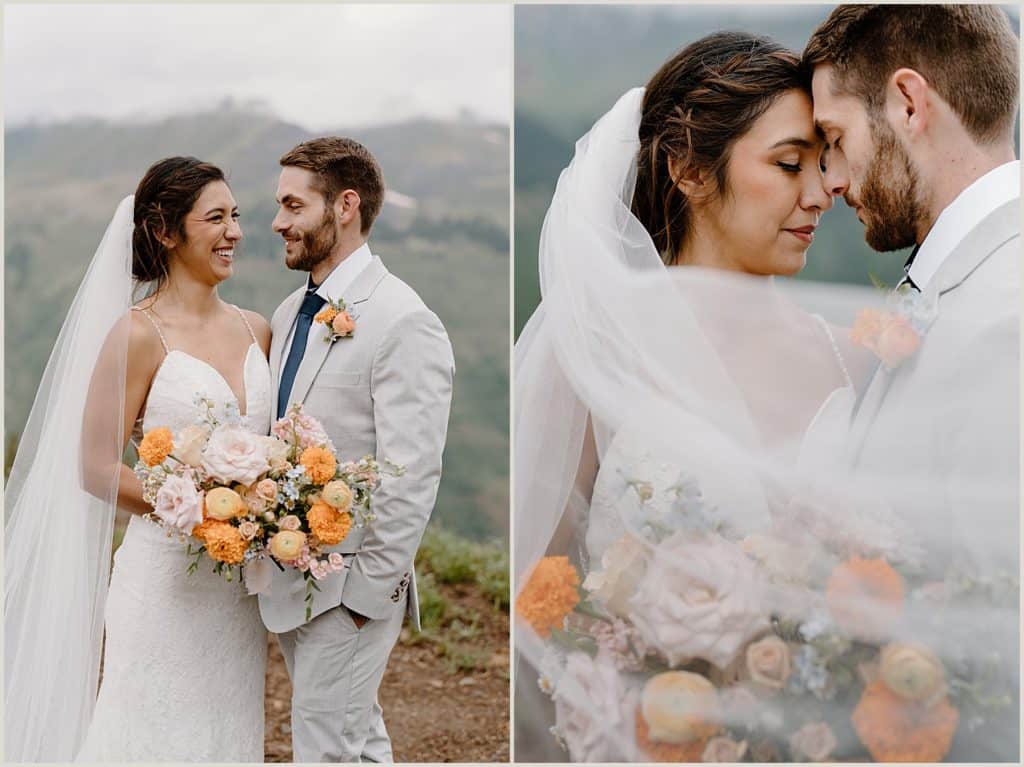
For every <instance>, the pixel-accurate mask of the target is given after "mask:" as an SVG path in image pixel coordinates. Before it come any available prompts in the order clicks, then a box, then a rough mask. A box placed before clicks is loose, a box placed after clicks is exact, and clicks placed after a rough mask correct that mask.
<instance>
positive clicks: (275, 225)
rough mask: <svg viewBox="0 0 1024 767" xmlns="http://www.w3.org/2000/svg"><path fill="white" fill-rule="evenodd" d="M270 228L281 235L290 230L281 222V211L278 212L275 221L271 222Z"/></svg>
mask: <svg viewBox="0 0 1024 767" xmlns="http://www.w3.org/2000/svg"><path fill="white" fill-rule="evenodd" d="M270 228H271V229H273V230H274V232H275V233H276V234H281V233H282V232H284V231H285V230H286V229H287V228H288V227H287V226H285V224H284V222H283V221H281V211H278V212H277V215H276V216H274V220H273V221H271V222H270Z"/></svg>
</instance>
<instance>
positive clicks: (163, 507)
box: [153, 474, 204, 535]
mask: <svg viewBox="0 0 1024 767" xmlns="http://www.w3.org/2000/svg"><path fill="white" fill-rule="evenodd" d="M203 501H204V499H203V492H202V491H201V490H197V489H196V486H195V485H194V484H192V481H191V480H188V479H185V478H184V477H179V476H177V475H176V474H172V475H171V476H169V477H168V478H167V479H166V480H165V481H164V483H163V485H162V486H161V487H160V489H159V490H158V491H157V494H156V506H155V508H154V509H153V510H154V512H155V513H156V515H157V516H158V517H159V518H160V519H161V520H162V521H163V522H164V524H167V525H170V526H171V527H174V528H177V529H178V530H181V531H182V532H183V533H185V534H186V535H191V534H192V529H193V528H194V527H195V526H196V525H198V524H199V523H200V522H202V521H203Z"/></svg>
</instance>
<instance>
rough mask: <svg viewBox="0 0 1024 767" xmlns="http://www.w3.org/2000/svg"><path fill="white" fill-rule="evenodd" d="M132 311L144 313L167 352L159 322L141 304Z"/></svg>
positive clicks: (168, 351) (166, 352)
mask: <svg viewBox="0 0 1024 767" xmlns="http://www.w3.org/2000/svg"><path fill="white" fill-rule="evenodd" d="M132 311H133V312H142V313H143V314H144V315H146V319H148V320H149V321H150V323H152V325H153V327H154V328H156V334H157V335H158V336H160V343H161V344H163V347H164V354H169V353H170V351H171V350H170V347H168V346H167V339H166V338H164V332H163V331H162V330H161V329H160V323H158V322H157V321H156V319H155V318H154V317H153V315H152V314H150V313H149V310H148V309H143V308H142V307H141V306H133V307H132ZM246 324H248V323H246ZM249 332H250V333H251V332H252V329H251V328H250V330H249Z"/></svg>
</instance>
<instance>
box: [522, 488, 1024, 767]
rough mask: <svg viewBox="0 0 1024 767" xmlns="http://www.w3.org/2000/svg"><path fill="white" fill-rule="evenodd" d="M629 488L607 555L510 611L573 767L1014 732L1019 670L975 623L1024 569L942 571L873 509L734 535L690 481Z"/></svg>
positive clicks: (875, 750)
mask: <svg viewBox="0 0 1024 767" xmlns="http://www.w3.org/2000/svg"><path fill="white" fill-rule="evenodd" d="M623 487H624V494H623V496H622V499H621V500H620V502H619V507H618V511H619V513H620V519H621V521H622V522H623V528H624V529H625V534H624V535H622V536H621V538H619V539H618V540H617V541H616V542H615V543H614V544H612V545H611V546H609V547H608V548H607V549H606V550H605V551H604V552H603V554H602V557H601V561H600V563H597V562H592V563H590V564H591V566H590V568H588V569H589V572H587V573H586V577H585V578H582V577H581V572H580V569H578V568H577V566H576V564H574V563H573V562H572V561H570V559H569V558H568V557H565V556H546V557H544V558H542V559H541V560H540V561H539V562H538V563H537V564H536V565H535V566H534V568H533V570H532V571H531V572H530V574H529V575H528V577H527V580H526V582H525V584H524V586H523V588H522V589H521V591H520V593H519V595H518V596H517V599H516V612H517V614H518V615H519V617H520V618H521V619H523V620H524V621H525V622H526V623H528V624H529V625H530V626H531V627H532V629H533V631H534V632H535V634H536V636H537V638H538V639H539V640H540V641H541V643H542V644H541V645H540V647H541V648H543V649H542V652H543V657H542V659H541V660H540V662H539V664H538V665H539V684H540V687H541V689H542V690H543V691H544V692H545V693H546V694H548V695H550V696H551V697H552V698H553V700H554V703H555V718H556V721H555V726H554V727H553V728H552V732H553V733H554V734H555V735H556V737H557V738H558V739H559V740H560V741H561V742H562V744H563V746H565V747H566V748H567V749H568V751H569V754H570V757H571V758H572V759H573V760H574V761H625V760H638V761H672V762H693V761H741V760H743V759H744V758H745V757H749V758H750V759H752V760H753V761H789V760H792V761H826V760H833V759H837V758H855V759H857V760H864V759H866V758H868V756H870V758H872V759H874V760H876V761H940V760H942V759H943V758H944V757H945V756H946V755H947V753H948V752H949V749H950V747H951V744H952V741H953V737H954V734H955V733H956V732H957V731H958V729H959V730H960V731H961V732H962V733H963V735H962V737H964V738H965V739H966V740H967V741H968V742H970V740H971V739H972V738H974V739H977V740H984V739H986V738H987V739H989V740H990V741H991V739H992V738H993V737H1004V736H1003V735H996V736H993V735H992V734H991V732H986V728H988V727H990V726H991V727H996V726H1004V727H1005V726H1009V727H1010V728H1012V729H1015V728H1016V723H1015V722H1014V721H1013V718H1014V714H1013V712H1014V708H1013V702H1014V700H1015V699H1016V694H1017V692H1016V690H1015V689H1014V685H1015V681H1014V680H1013V679H1012V678H1008V677H1010V676H1012V675H1007V674H1005V673H1003V674H1001V673H1000V668H1001V666H1000V664H1002V668H1004V669H1005V668H1006V663H1007V662H1008V661H1009V662H1013V663H1015V662H1016V661H1015V658H1000V657H998V656H997V655H995V654H994V653H993V652H992V651H991V650H992V648H987V647H985V639H984V637H982V636H979V633H980V632H978V631H977V629H976V626H975V627H974V631H973V632H971V626H967V625H964V624H965V623H969V622H970V621H965V620H964V614H965V609H964V608H965V606H967V605H970V607H971V608H972V610H973V611H974V612H972V613H969V614H974V615H977V614H979V611H981V610H984V611H986V612H984V613H981V614H995V613H996V612H998V611H1000V610H1005V611H1007V614H1009V613H1012V612H1013V610H1014V609H1015V606H1016V604H1017V601H1018V599H1019V587H1018V586H1017V580H1016V577H1015V574H1011V573H1008V574H1005V577H1003V576H998V577H988V578H980V579H979V578H972V577H968V576H967V575H965V573H964V572H962V571H959V570H957V569H956V568H955V567H953V566H952V565H949V566H946V565H941V566H939V567H938V569H939V571H938V572H936V565H935V563H934V562H929V563H928V564H927V566H926V565H925V564H923V561H924V560H923V559H922V556H921V554H920V552H918V551H915V548H914V546H913V542H912V541H911V542H910V543H902V542H899V541H901V538H900V535H901V534H903V532H904V531H901V530H898V529H896V528H889V527H886V524H887V521H886V518H885V515H884V514H881V513H878V511H877V509H875V510H872V509H863V510H862V513H859V514H853V513H843V514H839V515H836V514H834V513H833V514H831V515H828V516H826V515H823V514H820V513H818V512H817V511H816V507H815V505H813V504H809V503H807V502H800V501H791V502H790V503H789V504H788V506H787V508H786V509H784V510H783V511H784V513H783V514H781V515H780V519H779V521H778V522H779V526H778V528H777V529H776V531H775V534H772V535H766V534H756V535H753V534H752V535H741V534H739V533H738V532H736V531H735V530H733V529H731V528H730V525H729V524H728V522H727V520H726V518H725V515H723V514H722V513H720V511H719V510H718V509H716V508H715V507H714V506H712V505H711V504H709V503H708V502H707V501H706V500H705V498H704V497H703V494H702V493H701V489H700V486H699V484H698V483H697V482H696V481H695V480H694V479H693V478H692V477H687V476H685V475H681V476H680V478H679V479H678V480H677V481H676V482H675V483H674V484H672V485H671V487H665V488H656V487H655V486H654V484H653V483H651V482H648V481H645V480H643V479H625V482H624V485H623ZM833 512H834V509H833ZM837 520H839V521H838V522H837ZM889 522H891V520H889ZM779 533H781V534H779ZM958 633H959V634H964V633H970V634H971V637H970V641H967V640H961V639H960V637H959V636H958ZM534 641H536V640H534ZM535 652H537V655H536V657H537V658H540V657H541V655H540V651H537V650H535Z"/></svg>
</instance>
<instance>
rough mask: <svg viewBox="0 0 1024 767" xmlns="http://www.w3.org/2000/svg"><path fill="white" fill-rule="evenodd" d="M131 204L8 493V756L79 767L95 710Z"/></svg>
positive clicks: (104, 245) (98, 266)
mask: <svg viewBox="0 0 1024 767" xmlns="http://www.w3.org/2000/svg"><path fill="white" fill-rule="evenodd" d="M133 203H134V198H133V197H127V198H125V199H124V200H122V202H121V203H120V204H119V205H118V207H117V210H116V212H115V213H114V217H113V219H112V220H111V222H110V224H109V225H108V227H107V230H106V232H105V234H104V235H103V239H102V241H101V242H100V245H99V247H98V248H97V250H96V253H95V255H94V256H93V259H92V262H91V263H90V265H89V268H88V270H87V271H86V274H85V277H84V279H83V280H82V284H81V286H80V287H79V290H78V293H77V294H76V295H75V299H74V301H73V302H72V304H71V308H70V309H69V310H68V314H67V317H66V318H65V320H64V324H63V326H62V327H61V330H60V334H59V336H58V337H57V341H56V343H55V344H54V347H53V352H52V353H51V355H50V359H49V362H48V363H47V365H46V369H45V372H44V373H43V378H42V381H41V382H40V384H39V389H38V392H37V393H36V398H35V402H34V403H33V405H32V410H31V413H30V415H29V418H28V422H27V424H26V426H25V430H24V432H23V434H22V437H21V441H20V445H19V448H18V454H17V457H16V459H15V461H14V466H13V468H12V469H11V474H10V478H9V479H8V481H7V486H6V489H5V494H4V508H5V528H4V532H5V549H4V555H5V556H4V717H5V722H4V724H5V726H4V751H5V757H6V760H7V761H11V762H21V761H30V762H38V761H46V762H66V761H71V760H72V759H73V758H74V757H75V754H76V752H77V750H78V747H79V745H80V744H81V742H82V740H83V738H84V737H85V732H86V729H87V727H88V724H89V721H90V719H91V716H92V710H93V706H94V703H95V700H96V693H97V687H98V683H99V674H100V658H101V654H102V647H103V611H104V605H105V600H106V595H107V585H108V580H109V574H110V565H111V562H110V553H111V543H112V532H113V522H114V516H115V511H116V506H117V489H118V477H119V473H120V467H121V463H120V462H121V455H122V450H123V415H124V390H125V373H126V370H127V367H126V364H127V350H128V337H129V328H130V321H128V320H127V319H126V318H127V312H128V309H129V307H130V306H131V303H132V293H133V287H134V286H133V282H132V272H131V258H132V245H131V238H132V227H133V220H132V217H133Z"/></svg>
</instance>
